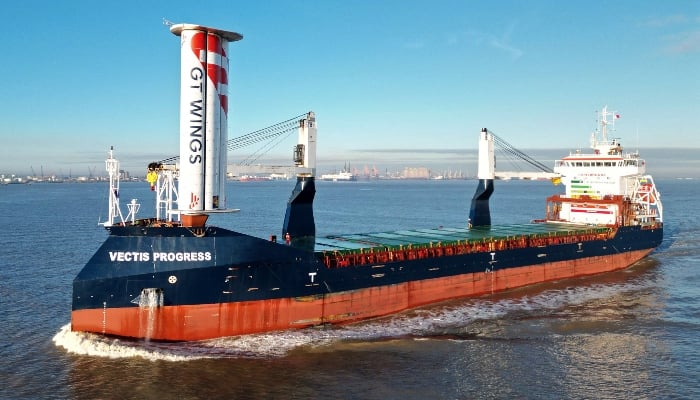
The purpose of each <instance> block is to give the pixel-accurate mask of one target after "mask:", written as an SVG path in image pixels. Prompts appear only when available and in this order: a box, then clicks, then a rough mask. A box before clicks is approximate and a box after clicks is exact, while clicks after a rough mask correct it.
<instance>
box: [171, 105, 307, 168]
mask: <svg viewBox="0 0 700 400" xmlns="http://www.w3.org/2000/svg"><path fill="white" fill-rule="evenodd" d="M306 115H308V113H304V114H300V115H297V116H296V117H292V118H289V119H287V120H285V121H282V122H278V123H276V124H273V125H270V126H268V127H266V128H263V129H259V130H257V131H253V132H250V133H248V134H245V135H242V136H237V137H235V138H232V139H229V140H228V141H227V142H226V148H227V149H228V151H231V150H236V149H240V148H242V147H246V146H249V145H251V144H253V143H258V142H262V141H264V140H269V139H273V138H277V137H279V136H281V135H283V134H285V133H286V134H287V135H286V136H285V137H284V138H286V137H287V136H289V134H290V133H291V132H292V131H294V130H295V129H296V128H297V127H298V126H299V120H300V119H303V118H304V117H306ZM284 138H282V139H284ZM282 139H279V140H278V143H279V141H281V140H282ZM267 147H268V150H267V151H269V150H270V149H271V148H272V147H274V146H267ZM256 153H257V152H256ZM263 154H265V153H262V154H259V155H258V156H257V157H256V158H255V159H254V160H252V161H249V163H251V162H254V161H255V160H257V159H258V158H260V157H261V156H262V155H263ZM254 155H255V153H254V154H253V155H251V156H249V157H248V158H247V159H250V158H252V157H253V156H254ZM247 159H246V160H247ZM179 160H180V156H179V155H177V156H172V157H168V158H165V159H162V160H160V161H157V163H159V164H173V163H176V162H177V161H179ZM246 165H249V164H246Z"/></svg>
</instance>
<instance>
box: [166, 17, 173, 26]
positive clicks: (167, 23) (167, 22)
mask: <svg viewBox="0 0 700 400" xmlns="http://www.w3.org/2000/svg"><path fill="white" fill-rule="evenodd" d="M163 25H165V26H167V27H171V26H173V25H175V24H174V23H173V22H172V21H170V20H168V19H166V18H165V17H163Z"/></svg>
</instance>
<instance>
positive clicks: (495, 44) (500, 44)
mask: <svg viewBox="0 0 700 400" xmlns="http://www.w3.org/2000/svg"><path fill="white" fill-rule="evenodd" d="M515 26H516V24H514V23H513V24H510V25H508V27H506V30H505V31H504V32H503V34H502V35H501V36H500V37H498V36H496V35H494V34H492V33H489V32H479V31H473V30H469V31H467V32H464V34H463V35H462V36H463V37H464V38H466V40H467V41H468V42H471V43H472V44H475V45H477V46H481V45H487V46H490V47H492V48H494V49H497V50H499V51H503V52H505V53H507V54H509V55H510V56H511V57H512V58H513V60H517V59H518V58H520V57H522V56H523V54H525V52H524V51H523V50H521V49H519V48H517V47H515V46H514V45H512V44H511V43H510V37H511V35H512V34H513V31H514V30H515ZM456 40H457V39H456V38H454V37H452V36H449V37H448V44H449V43H450V41H452V42H456Z"/></svg>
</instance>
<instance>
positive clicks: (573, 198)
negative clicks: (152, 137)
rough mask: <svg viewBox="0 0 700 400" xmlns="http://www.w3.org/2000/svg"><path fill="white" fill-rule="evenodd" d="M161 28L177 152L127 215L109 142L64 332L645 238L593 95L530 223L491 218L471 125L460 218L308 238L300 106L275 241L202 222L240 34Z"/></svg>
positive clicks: (486, 153) (460, 286)
mask: <svg viewBox="0 0 700 400" xmlns="http://www.w3.org/2000/svg"><path fill="white" fill-rule="evenodd" d="M170 30H171V31H172V32H173V33H174V34H176V35H178V36H180V37H181V41H182V46H181V49H182V50H181V51H182V74H181V75H182V82H181V123H180V126H181V132H180V144H181V146H180V158H179V160H180V162H179V166H178V165H170V164H162V163H152V164H151V165H150V166H149V174H148V180H149V182H151V184H152V188H153V190H154V192H155V196H156V215H155V216H154V217H152V218H146V219H137V218H136V211H137V210H138V204H137V203H136V201H135V200H132V201H131V203H129V204H128V208H129V213H128V214H127V216H126V217H123V216H122V214H121V209H120V207H119V191H120V189H119V174H118V172H119V163H118V161H117V160H116V159H115V158H114V153H113V151H111V150H110V152H109V156H108V159H107V161H106V166H107V171H108V172H109V176H110V187H109V210H110V212H109V218H108V220H107V221H106V222H105V224H104V225H105V228H106V229H107V231H108V233H109V235H108V237H107V239H106V240H105V242H104V244H102V246H101V247H100V248H99V249H98V250H97V251H96V253H95V254H94V255H93V256H92V258H91V259H90V260H89V261H88V262H87V264H86V265H85V266H84V267H83V269H82V270H81V271H80V273H79V274H78V275H77V277H76V278H75V279H74V281H73V295H72V312H71V327H72V330H73V331H83V332H94V333H98V334H104V335H115V336H123V337H132V338H142V339H151V340H165V341H189V340H202V339H210V338H216V337H222V336H232V335H241V334H249V333H257V332H266V331H272V330H284V329H291V328H303V327H309V326H314V325H321V324H336V323H349V322H354V321H359V320H363V319H367V318H372V317H378V316H383V315H388V314H392V313H396V312H400V311H402V310H406V309H410V308H415V307H420V306H423V305H426V304H431V303H435V302H440V301H444V300H447V299H453V298H459V297H465V296H473V295H480V294H488V293H494V292H496V291H502V290H507V289H512V288H516V287H521V286H525V285H530V284H535V283H539V282H545V281H551V280H558V279H563V278H571V277H576V276H582V275H589V274H596V273H602V272H606V271H613V270H618V269H622V268H626V267H628V266H630V265H631V264H633V263H635V262H636V261H638V260H640V259H641V258H643V257H645V256H646V255H647V254H649V253H650V252H652V251H653V250H654V249H655V248H656V247H657V246H659V244H660V243H661V240H662V238H663V222H662V221H663V216H662V212H663V207H662V203H661V197H660V195H659V192H658V191H657V188H656V186H655V184H654V180H653V178H652V177H651V176H650V175H647V174H646V173H645V168H646V164H645V162H644V160H643V159H641V158H639V155H638V154H636V153H625V152H624V151H623V149H622V146H621V144H620V142H619V140H618V139H612V140H610V139H608V137H607V135H608V127H609V125H610V124H612V123H614V119H611V117H613V116H614V113H610V112H608V111H607V108H604V109H603V110H602V112H601V113H600V117H599V122H600V128H599V129H598V130H597V131H596V132H594V135H593V137H592V143H591V147H592V150H593V151H592V152H590V153H582V152H573V153H571V154H569V155H567V156H565V157H563V158H562V159H560V160H558V161H557V162H556V165H555V172H556V173H557V174H558V175H557V178H556V179H557V180H559V181H561V183H562V184H563V185H564V186H565V187H566V192H565V193H564V194H557V195H553V196H551V197H549V198H547V212H546V215H545V217H544V218H543V219H541V220H539V221H533V222H532V223H527V224H518V225H504V226H492V225H491V215H490V210H489V198H490V196H491V194H492V193H493V190H494V177H495V170H494V166H495V156H494V135H493V134H492V133H491V132H489V131H488V130H487V129H482V131H481V132H480V133H479V164H478V177H479V181H478V184H477V187H476V191H475V194H474V196H473V198H472V200H471V207H470V212H469V223H468V225H467V226H462V227H454V228H439V229H413V230H400V231H382V232H373V233H363V234H347V235H337V236H329V237H323V238H317V237H316V228H315V222H314V215H313V200H314V195H315V184H314V182H315V169H316V159H315V158H316V134H317V126H316V118H315V115H314V113H312V112H310V113H308V114H307V115H306V116H305V117H304V118H302V119H300V120H299V125H298V130H299V142H298V145H297V146H296V147H295V148H294V157H293V159H294V162H295V164H296V165H297V167H298V169H297V171H298V174H297V182H296V186H295V188H294V189H293V191H292V194H291V196H290V198H289V201H288V203H287V210H286V214H285V218H284V223H283V226H282V229H281V231H280V234H281V240H276V238H275V237H271V238H270V239H269V240H267V239H262V238H257V237H253V236H250V235H246V234H244V233H240V232H236V231H233V230H229V229H223V228H220V227H216V226H211V225H207V224H206V221H207V217H208V215H209V214H211V213H219V212H233V211H235V210H231V209H227V208H226V201H225V200H226V199H225V196H224V195H225V190H224V188H225V187H224V184H225V172H226V171H225V168H226V150H225V149H226V140H227V134H226V126H227V113H228V110H227V94H226V92H225V88H226V86H227V83H228V78H227V74H228V61H227V57H228V42H231V41H236V40H240V39H241V38H242V37H241V36H240V35H239V34H237V33H234V32H228V31H223V30H219V29H212V28H208V27H204V26H200V25H191V24H178V25H173V26H172V27H171V28H170ZM176 178H178V179H177V181H176ZM176 183H177V185H176ZM176 186H177V187H176ZM436 201H439V199H438V200H436Z"/></svg>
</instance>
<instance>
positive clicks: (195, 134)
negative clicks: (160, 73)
mask: <svg viewBox="0 0 700 400" xmlns="http://www.w3.org/2000/svg"><path fill="white" fill-rule="evenodd" d="M170 31H171V32H172V33H173V34H175V35H178V36H180V38H181V49H180V52H181V72H180V177H179V183H178V208H179V209H180V211H184V212H198V211H201V212H206V211H214V210H219V209H223V208H225V206H226V201H225V194H226V191H225V186H224V185H225V181H226V163H227V157H226V156H227V148H226V143H227V141H228V131H227V123H228V56H227V53H228V43H229V42H232V41H237V40H240V39H242V38H243V37H242V36H241V35H240V34H238V33H236V32H229V31H223V30H219V29H213V28H208V27H204V26H201V25H192V24H177V25H173V26H171V27H170Z"/></svg>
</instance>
